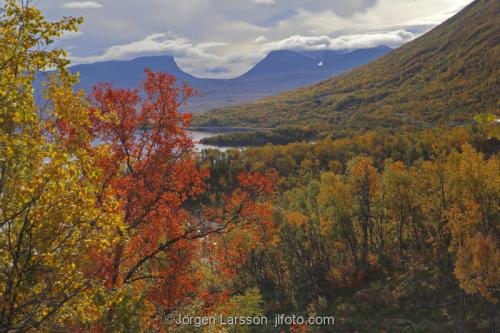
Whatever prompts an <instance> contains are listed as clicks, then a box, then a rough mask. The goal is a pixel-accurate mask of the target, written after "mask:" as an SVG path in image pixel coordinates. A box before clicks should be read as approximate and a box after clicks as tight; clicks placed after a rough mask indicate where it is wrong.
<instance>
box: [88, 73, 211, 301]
mask: <svg viewBox="0 0 500 333" xmlns="http://www.w3.org/2000/svg"><path fill="white" fill-rule="evenodd" d="M146 74H147V79H146V81H145V82H144V84H143V90H144V91H143V95H141V94H140V93H139V92H138V91H136V90H126V89H115V88H113V87H112V86H111V85H110V84H100V85H98V86H96V87H95V88H94V92H93V94H92V99H91V103H92V105H93V107H92V109H91V119H92V123H93V133H94V136H95V138H96V141H97V142H98V144H108V145H109V147H110V148H109V150H110V151H109V153H108V154H107V155H105V157H103V158H102V159H101V160H100V164H101V166H102V167H104V169H105V170H106V179H107V182H106V184H104V186H105V187H108V186H109V187H110V188H112V189H113V193H114V194H115V195H117V196H118V199H119V202H120V204H121V209H122V210H123V214H124V218H125V222H126V225H127V230H125V231H120V236H121V238H122V239H123V240H122V241H121V242H120V243H119V244H118V246H117V247H116V248H115V249H113V250H112V251H110V252H109V253H107V254H106V255H105V256H103V257H102V258H100V260H101V262H102V264H103V266H104V267H105V268H106V273H105V277H106V279H107V284H108V286H109V287H119V286H120V285H122V284H123V283H133V282H139V281H140V282H141V284H144V283H145V282H146V281H154V283H150V284H148V285H147V291H146V293H147V294H148V295H149V296H150V299H151V300H153V301H154V302H155V303H156V304H159V305H162V306H164V307H165V308H172V307H173V306H174V305H175V304H174V303H176V302H180V301H182V300H183V298H184V297H186V295H187V294H188V293H189V292H191V291H193V288H194V285H195V281H194V280H195V279H196V276H195V275H194V274H192V271H191V269H190V268H191V267H190V266H191V265H190V263H191V261H192V259H193V258H194V257H195V256H196V255H197V246H198V245H197V243H196V242H190V241H188V239H189V235H190V232H189V230H190V229H189V224H190V223H191V222H192V219H191V217H190V215H189V214H188V213H187V212H186V211H184V210H183V205H184V203H185V202H186V200H188V199H189V198H195V197H196V196H197V195H198V194H199V193H201V192H202V191H203V185H204V183H203V180H204V178H205V177H207V176H208V172H207V170H199V169H198V168H197V166H196V161H195V159H194V144H193V141H192V139H191V138H190V137H189V136H188V134H187V133H186V132H185V130H184V128H185V127H186V126H187V125H188V123H189V119H190V115H185V114H180V113H179V111H178V109H179V107H180V106H181V105H182V104H183V103H184V102H185V101H186V100H187V99H188V98H190V97H191V96H193V94H195V91H194V90H193V89H192V88H190V87H188V86H186V85H184V86H181V87H179V86H177V85H176V79H175V77H173V76H170V75H168V74H164V73H153V72H151V71H148V70H147V71H146ZM143 96H144V97H143Z"/></svg>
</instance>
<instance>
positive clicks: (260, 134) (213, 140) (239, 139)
mask: <svg viewBox="0 0 500 333" xmlns="http://www.w3.org/2000/svg"><path fill="white" fill-rule="evenodd" d="M317 135H318V129H316V128H311V127H301V126H295V127H283V128H277V129H272V130H266V131H250V132H240V133H229V134H220V135H217V136H213V137H210V138H205V139H203V140H202V143H203V144H207V145H215V146H220V147H247V146H264V145H266V144H273V145H286V144H289V143H292V142H300V141H311V140H314V139H316V138H317Z"/></svg>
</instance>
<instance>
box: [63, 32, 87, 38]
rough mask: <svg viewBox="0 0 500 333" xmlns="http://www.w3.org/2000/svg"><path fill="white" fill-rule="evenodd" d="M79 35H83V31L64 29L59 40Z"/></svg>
mask: <svg viewBox="0 0 500 333" xmlns="http://www.w3.org/2000/svg"><path fill="white" fill-rule="evenodd" d="M81 35H83V32H81V31H65V32H64V34H63V35H62V36H61V38H60V39H61V40H70V39H75V38H77V37H79V36H81Z"/></svg>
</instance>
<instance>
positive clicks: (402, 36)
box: [262, 30, 417, 52]
mask: <svg viewBox="0 0 500 333" xmlns="http://www.w3.org/2000/svg"><path fill="white" fill-rule="evenodd" d="M416 37H417V35H415V34H414V33H411V32H408V31H406V30H396V31H387V32H379V33H368V34H355V35H345V36H340V37H336V38H331V37H328V36H302V35H295V36H291V37H288V38H285V39H283V40H280V41H276V42H270V43H266V44H264V45H262V50H263V51H264V52H270V51H273V50H353V49H361V48H370V47H375V46H379V45H386V46H391V47H395V46H400V45H401V44H404V43H406V42H409V41H411V40H413V39H415V38H416Z"/></svg>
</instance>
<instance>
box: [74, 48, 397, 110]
mask: <svg viewBox="0 0 500 333" xmlns="http://www.w3.org/2000/svg"><path fill="white" fill-rule="evenodd" d="M389 50H390V49H389V48H387V47H377V48H373V49H366V50H356V51H340V52H339V51H313V52H304V53H301V52H295V51H273V52H271V53H269V54H268V55H267V56H266V57H265V58H264V59H263V60H262V61H260V62H259V63H258V64H257V65H255V66H254V67H253V68H252V69H250V70H249V71H248V72H247V73H245V74H243V75H242V76H240V77H237V78H234V79H205V78H198V77H195V76H192V75H190V74H188V73H185V72H184V71H183V70H182V69H181V68H179V66H178V65H177V63H176V62H175V59H174V58H173V57H171V56H151V57H142V58H137V59H134V60H125V61H105V62H98V63H94V64H83V65H76V66H72V67H70V68H69V70H70V71H71V72H72V73H80V74H79V75H80V82H79V83H78V84H77V88H79V89H83V90H85V91H87V92H90V91H91V90H92V87H93V86H94V85H95V84H97V83H99V82H111V83H113V84H114V85H115V86H116V87H120V88H136V87H138V86H139V84H140V82H141V80H143V79H144V69H145V68H150V69H152V70H154V71H163V72H167V73H169V74H172V75H174V76H175V77H177V78H178V80H179V81H185V82H188V83H189V84H190V85H191V86H193V87H194V88H196V89H198V90H199V91H200V92H201V94H202V96H198V97H195V98H193V99H191V100H190V101H189V104H188V105H187V106H185V107H184V111H187V112H194V113H197V112H203V111H207V110H211V109H214V108H221V107H225V106H229V105H237V104H241V103H245V102H250V101H255V100H258V99H259V98H263V97H266V96H271V95H275V94H278V93H281V92H283V91H286V90H290V89H295V88H299V87H304V86H307V85H310V84H313V83H317V82H319V81H321V80H325V79H327V78H330V77H331V76H333V75H338V74H340V73H343V72H344V71H346V70H347V69H348V68H351V67H355V66H360V65H363V64H365V63H367V62H369V61H372V60H375V59H376V58H377V57H379V56H380V55H382V54H384V53H386V52H388V51H389ZM321 62H323V63H328V66H321V65H319V64H320V63H321Z"/></svg>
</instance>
